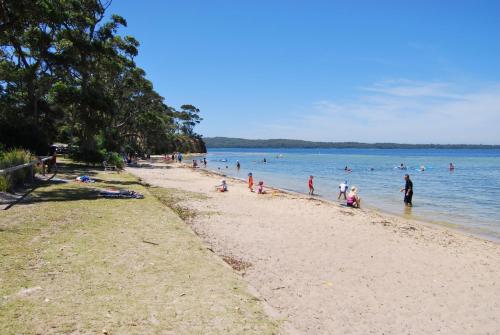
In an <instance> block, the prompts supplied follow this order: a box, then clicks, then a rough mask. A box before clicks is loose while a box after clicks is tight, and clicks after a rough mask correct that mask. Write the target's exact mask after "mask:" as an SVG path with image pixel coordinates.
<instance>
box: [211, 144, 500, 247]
mask: <svg viewBox="0 0 500 335" xmlns="http://www.w3.org/2000/svg"><path fill="white" fill-rule="evenodd" d="M279 155H282V156H279ZM264 158H266V160H267V163H266V164H264V163H262V161H263V159H264ZM207 160H208V168H209V169H212V170H218V169H219V168H220V169H221V171H222V172H224V173H226V174H227V175H230V176H234V177H239V178H246V176H247V174H248V172H252V173H253V175H254V179H255V182H258V181H259V180H263V181H264V182H265V184H267V185H273V186H276V187H279V188H284V189H288V190H292V191H297V192H302V193H306V192H307V179H308V176H309V175H314V177H315V189H316V192H317V193H318V194H319V195H320V196H321V197H324V198H327V199H337V195H338V185H339V183H340V182H342V181H343V180H347V182H348V184H349V186H353V185H355V186H357V187H358V188H359V190H360V195H361V197H362V199H363V201H364V204H365V205H367V206H369V207H375V208H379V209H382V210H384V211H387V212H390V213H393V214H399V215H406V216H411V217H414V218H417V219H424V220H427V221H433V222H439V223H444V224H449V225H453V226H456V227H458V228H460V229H463V230H466V231H468V232H471V233H474V234H478V235H483V236H486V237H489V238H490V239H495V240H500V150H438V149H390V150H383V149H320V150H318V149H213V148H212V149H209V152H208V154H207ZM222 160H227V162H223V161H222ZM236 160H239V161H240V163H241V170H240V171H239V172H238V171H237V170H236ZM450 162H453V163H454V164H455V171H454V172H450V171H449V168H448V167H449V163H450ZM401 163H404V164H405V165H406V166H407V167H408V170H406V171H402V170H399V169H395V167H396V166H399V165H400V164H401ZM346 165H347V166H349V167H350V168H351V169H352V172H350V173H346V172H345V171H344V167H345V166H346ZM421 165H424V166H425V168H426V170H425V171H424V172H420V171H419V168H420V166H421ZM226 166H227V168H226ZM371 168H373V171H372V170H371ZM405 173H409V174H410V175H411V178H412V180H413V185H414V196H413V208H412V209H411V210H410V211H408V210H405V207H404V205H403V201H402V199H403V194H402V193H400V192H399V190H400V188H401V187H403V186H404V181H403V175H404V174H405Z"/></svg>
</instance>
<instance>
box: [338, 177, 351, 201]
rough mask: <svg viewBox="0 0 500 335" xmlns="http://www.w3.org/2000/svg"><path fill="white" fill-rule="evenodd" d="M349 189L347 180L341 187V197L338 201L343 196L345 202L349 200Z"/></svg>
mask: <svg viewBox="0 0 500 335" xmlns="http://www.w3.org/2000/svg"><path fill="white" fill-rule="evenodd" d="M348 189H349V187H348V186H347V180H345V181H344V182H343V183H341V184H340V185H339V197H338V198H337V199H340V197H341V196H342V195H343V196H344V200H347V196H346V193H347V190H348Z"/></svg>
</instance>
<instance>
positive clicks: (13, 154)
mask: <svg viewBox="0 0 500 335" xmlns="http://www.w3.org/2000/svg"><path fill="white" fill-rule="evenodd" d="M33 159H34V157H33V155H32V154H31V153H30V152H29V151H26V150H22V149H12V150H8V151H5V152H2V153H1V154H0V169H7V168H10V167H13V166H16V165H21V164H25V163H29V162H31V161H32V160H33ZM29 177H30V169H28V168H26V169H20V170H17V171H14V172H11V173H8V174H6V175H3V176H0V178H1V180H0V190H1V191H10V190H12V188H13V187H15V186H17V185H20V184H22V183H24V182H25V181H26V180H27V179H28V178H29Z"/></svg>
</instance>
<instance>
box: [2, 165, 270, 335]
mask: <svg viewBox="0 0 500 335" xmlns="http://www.w3.org/2000/svg"><path fill="white" fill-rule="evenodd" d="M80 173H84V174H91V175H92V177H94V178H97V179H99V182H98V183H96V184H90V185H85V184H77V183H75V182H69V183H60V184H59V183H51V184H48V185H46V186H44V187H39V188H38V189H37V190H35V191H34V192H33V193H32V195H31V196H30V198H29V199H28V200H29V201H28V202H24V203H22V204H20V205H16V206H14V207H13V208H11V209H10V210H8V211H2V212H1V213H0V334H2V335H7V334H16V335H18V334H44V335H45V334H275V333H277V324H276V323H275V322H274V321H271V320H270V318H269V317H268V316H267V315H266V313H264V311H263V306H262V304H261V302H260V301H258V299H257V298H255V297H254V296H253V295H251V294H249V293H248V290H247V285H246V284H245V283H244V281H242V280H241V278H240V277H238V276H237V275H236V274H235V273H234V272H233V270H232V269H231V268H229V267H228V266H227V265H226V264H225V263H224V262H222V261H221V260H220V259H219V258H218V257H216V256H215V255H214V254H213V253H212V252H210V251H209V250H207V249H206V246H205V245H204V244H203V243H202V241H201V240H200V239H199V238H198V237H197V236H196V235H195V234H193V232H192V231H191V230H190V229H189V228H188V227H187V226H186V225H185V223H184V222H182V221H181V220H180V219H179V217H178V216H177V215H175V214H174V213H173V212H172V210H170V209H169V208H167V207H166V206H164V205H163V204H161V203H160V202H159V201H158V200H157V199H156V198H155V197H154V196H152V195H151V194H150V193H149V192H148V190H147V189H146V188H145V187H143V186H142V185H140V184H139V183H138V182H137V180H136V179H135V178H133V177H132V176H131V175H129V174H120V175H118V174H115V173H106V174H103V173H101V174H95V173H92V171H88V170H80V169H78V168H73V169H71V173H68V174H67V175H62V176H61V175H60V176H59V177H60V178H61V177H62V178H68V179H70V178H71V179H72V178H74V175H75V174H80ZM106 187H117V188H126V189H132V190H136V191H139V192H141V193H144V194H145V199H139V200H138V199H98V198H97V193H96V192H95V191H94V190H93V188H106ZM164 191H165V190H162V189H155V192H156V193H159V194H161V193H162V192H164ZM165 192H166V191H165Z"/></svg>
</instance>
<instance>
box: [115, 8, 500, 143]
mask: <svg viewBox="0 0 500 335" xmlns="http://www.w3.org/2000/svg"><path fill="white" fill-rule="evenodd" d="M109 12H110V14H111V13H116V14H119V15H122V16H123V17H125V18H126V20H127V22H128V27H127V28H125V29H122V30H121V31H120V33H122V34H124V35H132V36H134V37H136V38H137V39H138V40H139V41H140V42H141V47H140V50H139V51H140V54H139V56H138V57H137V59H136V61H137V64H138V65H139V66H140V67H142V68H144V69H145V71H146V73H147V76H148V78H149V79H150V80H151V81H152V82H153V83H154V85H155V88H156V90H157V91H158V92H159V93H160V94H161V95H163V96H164V97H165V101H166V103H167V104H169V105H171V106H174V107H178V106H180V105H181V104H184V103H190V104H193V105H196V106H197V107H198V108H200V109H201V111H202V116H203V117H204V119H205V120H204V121H203V123H202V124H201V125H200V126H199V127H198V128H197V131H198V132H199V133H201V134H203V135H204V136H230V137H244V138H299V139H306V140H324V141H367V142H377V141H391V142H405V143H415V142H418V143H430V142H432V143H490V144H491V143H495V144H500V131H499V124H500V1H482V0H476V1H460V0H458V1H421V0H419V1H314V0H311V1H306V0H303V1H292V0H287V1H277V0H276V1H274V0H266V1H263V0H262V1H230V0H226V1H216V0H215V1H214V0H212V1H206V0H199V1H189V0H182V1H181V0H179V1H173V0H168V1H162V0H148V1H140V2H139V1H136V0H114V1H113V3H112V5H111V7H110V9H109Z"/></svg>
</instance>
